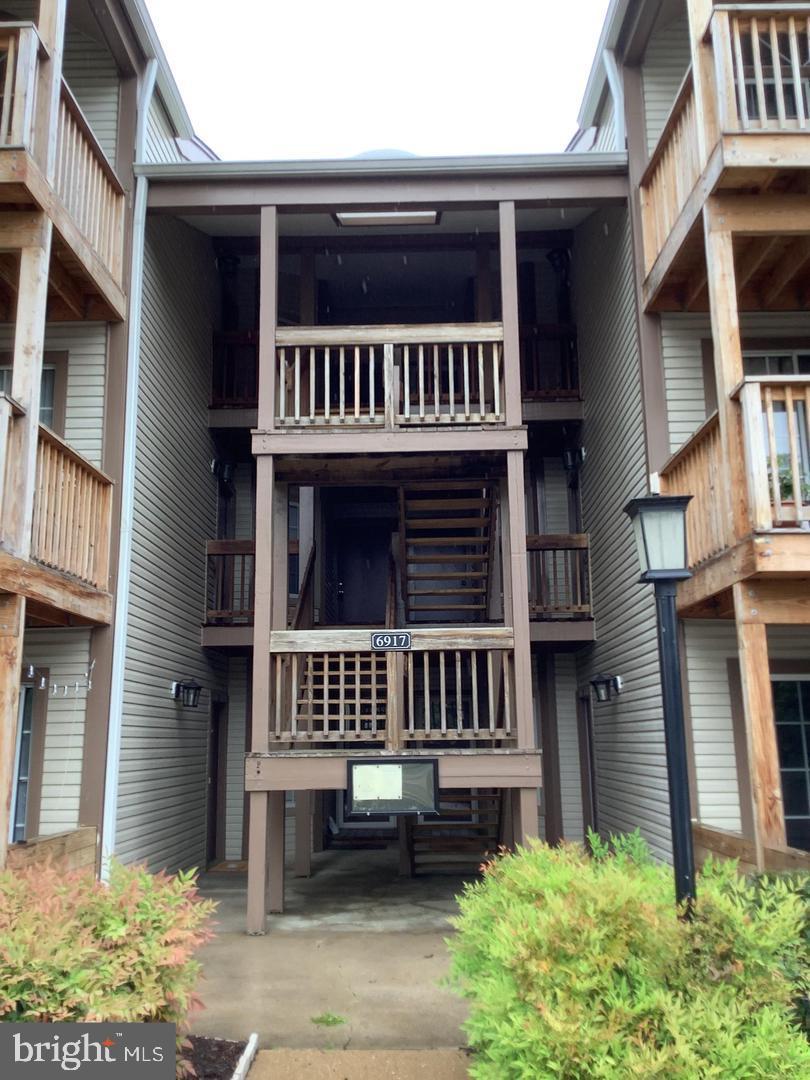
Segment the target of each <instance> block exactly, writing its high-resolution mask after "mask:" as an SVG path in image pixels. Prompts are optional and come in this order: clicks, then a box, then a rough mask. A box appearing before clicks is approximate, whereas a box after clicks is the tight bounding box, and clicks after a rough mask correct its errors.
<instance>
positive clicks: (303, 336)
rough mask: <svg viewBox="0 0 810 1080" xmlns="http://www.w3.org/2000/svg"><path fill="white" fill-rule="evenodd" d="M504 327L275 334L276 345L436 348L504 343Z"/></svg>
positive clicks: (302, 329) (313, 329) (307, 329)
mask: <svg viewBox="0 0 810 1080" xmlns="http://www.w3.org/2000/svg"><path fill="white" fill-rule="evenodd" d="M502 340H503V323H427V324H425V325H420V326H416V325H409V324H404V325H399V324H390V325H387V326H285V327H279V328H278V329H277V330H276V345H279V346H290V345H293V346H294V345H299V346H301V345H319V346H332V345H391V344H394V345H412V344H416V345H418V344H420V343H424V342H428V341H429V342H430V343H431V344H435V345H442V344H451V345H454V344H456V343H457V342H460V341H465V342H467V343H469V344H473V343H476V344H477V343H478V342H486V341H502Z"/></svg>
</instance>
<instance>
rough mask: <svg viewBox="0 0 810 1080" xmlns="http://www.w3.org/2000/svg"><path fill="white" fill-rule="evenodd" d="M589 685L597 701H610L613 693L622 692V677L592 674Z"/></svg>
mask: <svg viewBox="0 0 810 1080" xmlns="http://www.w3.org/2000/svg"><path fill="white" fill-rule="evenodd" d="M591 686H592V687H593V692H594V694H596V700H597V701H600V702H604V701H610V699H611V698H612V697H613V695H614V694H620V693H621V692H622V677H621V675H594V677H593V678H592V679H591Z"/></svg>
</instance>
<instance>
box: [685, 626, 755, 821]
mask: <svg viewBox="0 0 810 1080" xmlns="http://www.w3.org/2000/svg"><path fill="white" fill-rule="evenodd" d="M684 641H685V644H686V668H687V686H688V696H689V714H690V718H691V725H692V744H693V756H694V766H695V782H696V787H697V801H698V805H697V807H696V808H695V810H694V811H693V812H694V813H696V815H697V817H698V818H699V819H700V821H702V822H703V823H704V824H706V825H713V826H714V827H715V828H718V829H730V830H731V831H739V830H740V828H741V827H742V826H741V821H740V792H739V786H738V782H737V762H736V758H735V753H734V728H733V724H732V717H731V695H730V693H729V685H728V661H729V659H732V658H735V657H736V655H737V636H736V630H735V627H734V623H733V622H732V621H726V620H720V619H716V620H707V619H689V620H686V621H685V622H684Z"/></svg>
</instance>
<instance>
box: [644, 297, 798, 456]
mask: <svg viewBox="0 0 810 1080" xmlns="http://www.w3.org/2000/svg"><path fill="white" fill-rule="evenodd" d="M807 322H808V320H807V314H806V313H805V312H800V311H799V312H782V311H778V312H755V313H749V314H745V313H743V314H742V315H741V316H740V328H741V333H742V335H743V337H744V338H746V337H747V338H765V337H772V338H773V339H774V341H778V339H779V338H780V337H790V336H806V334H807ZM711 336H712V330H711V322H710V320H709V316H708V314H678V313H675V314H666V315H662V316H661V353H662V358H663V364H664V380H665V385H666V395H667V417H668V422H669V444H670V450H671V451H672V452H673V453H674V452H675V451H676V450H677V449H678V448H679V447H681V446H682V445H683V444H684V443H685V442H686V441H687V439H688V438H689V437H690V436H691V435H692V434H693V433H694V432H695V431H696V430H697V428H699V427H700V425H701V424H702V423H703V421H704V420H705V419H706V398H705V388H704V378H703V352H702V345H701V342H702V341H706V340H710V339H711Z"/></svg>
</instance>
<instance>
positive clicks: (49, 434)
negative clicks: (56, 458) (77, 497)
mask: <svg viewBox="0 0 810 1080" xmlns="http://www.w3.org/2000/svg"><path fill="white" fill-rule="evenodd" d="M39 441H40V442H47V443H50V444H51V446H56V447H58V448H59V450H60V452H61V453H62V454H63V455H64V457H66V458H68V459H69V460H70V461H73V462H75V464H76V465H80V466H81V467H82V469H83V470H84V471H85V472H86V473H87V474H88V475H89V476H92V477H93V478H94V479H96V480H98V481H99V482H100V483H102V484H107V485H109V486H110V487H112V485H113V484H114V483H115V481H114V480H113V479H112V477H110V476H108V475H107V474H106V473H105V472H102V470H101V469H99V468H97V467H96V466H95V465H92V464H91V463H90V462H89V461H88V460H87V458H86V457H83V456H82V455H81V454H80V453H79V452H78V451H77V450H74V449H73V447H72V446H71V445H70V444H69V443H66V442H65V440H64V439H62V438H60V437H59V436H58V435H57V434H56V432H55V431H51V429H50V428H49V427H46V426H45V425H44V424H40V425H39Z"/></svg>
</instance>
